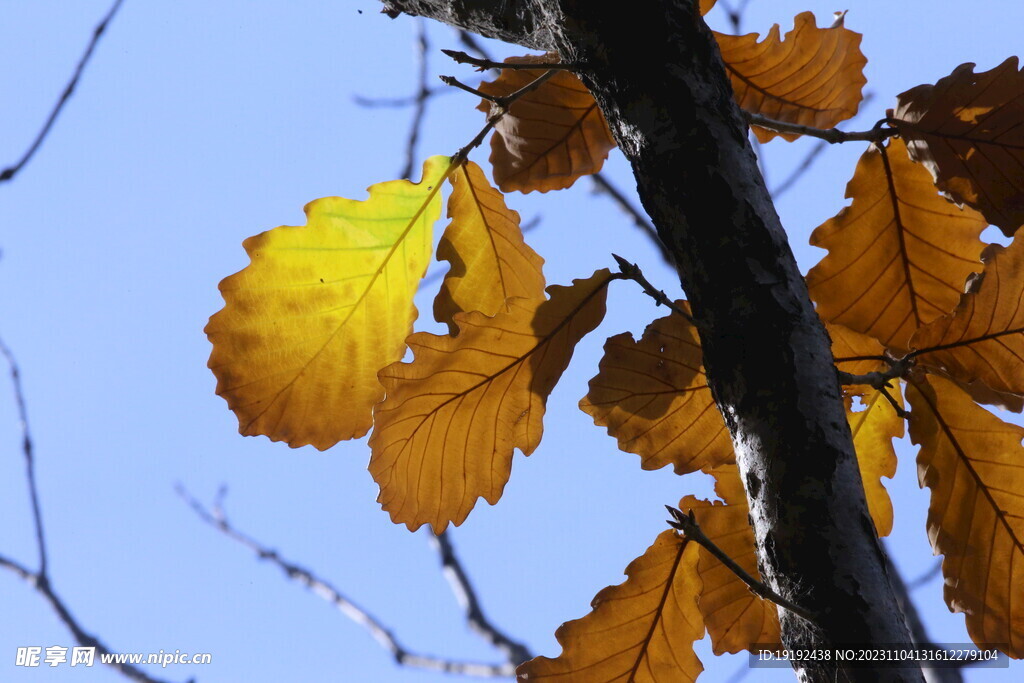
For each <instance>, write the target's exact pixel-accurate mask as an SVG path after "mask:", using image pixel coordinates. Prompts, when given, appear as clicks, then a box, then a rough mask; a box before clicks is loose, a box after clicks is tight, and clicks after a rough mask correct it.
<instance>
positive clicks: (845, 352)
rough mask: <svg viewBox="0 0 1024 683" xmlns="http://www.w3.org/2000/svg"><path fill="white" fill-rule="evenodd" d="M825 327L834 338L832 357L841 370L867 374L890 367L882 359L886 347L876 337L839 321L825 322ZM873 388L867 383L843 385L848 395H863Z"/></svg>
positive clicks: (854, 373)
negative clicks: (854, 329)
mask: <svg viewBox="0 0 1024 683" xmlns="http://www.w3.org/2000/svg"><path fill="white" fill-rule="evenodd" d="M825 329H826V330H827V331H828V336H829V337H830V338H831V339H832V357H833V358H834V359H835V363H836V367H837V368H839V369H840V370H842V371H844V372H848V373H850V374H851V375H866V374H868V373H869V372H879V371H882V370H885V369H887V368H888V364H887V363H886V362H885V361H884V360H882V357H883V356H884V354H885V347H884V346H882V345H881V344H879V343H878V340H877V339H875V338H874V337H869V336H868V335H866V334H861V333H860V332H854V331H853V330H851V329H850V328H849V327H847V326H845V325H840V324H839V323H825ZM871 390H872V389H871V387H870V386H866V385H855V386H848V387H843V392H844V394H845V395H847V396H862V395H864V394H866V393H868V392H870V391H871Z"/></svg>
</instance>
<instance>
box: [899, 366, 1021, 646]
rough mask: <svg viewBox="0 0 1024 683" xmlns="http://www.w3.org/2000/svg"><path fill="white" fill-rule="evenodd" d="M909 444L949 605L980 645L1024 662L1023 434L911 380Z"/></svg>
mask: <svg viewBox="0 0 1024 683" xmlns="http://www.w3.org/2000/svg"><path fill="white" fill-rule="evenodd" d="M907 397H908V398H909V400H910V404H911V406H913V411H912V412H911V413H910V438H911V440H912V441H913V442H914V443H915V444H919V445H920V446H921V451H920V453H919V455H918V459H917V462H918V472H919V476H920V481H921V485H922V486H927V487H929V488H930V489H931V490H932V495H931V504H930V506H929V509H928V537H929V538H930V539H931V543H932V548H933V549H934V551H935V553H936V554H938V553H942V554H943V555H945V557H944V558H943V561H942V573H943V575H944V576H945V578H946V584H945V599H946V603H947V604H948V605H949V608H950V609H951V610H953V611H954V612H964V613H966V615H967V632H968V633H969V634H970V636H971V638H972V640H974V642H975V643H992V644H1002V645H1000V646H999V647H1000V649H1004V648H1005V649H1004V651H1005V652H1006V653H1007V654H1008V655H1010V656H1011V657H1016V658H1021V657H1024V590H1022V586H1024V497H1022V496H1021V491H1024V448H1022V447H1021V438H1022V437H1024V428H1022V427H1018V426H1017V425H1011V424H1007V423H1005V422H1003V421H1002V420H1000V419H999V418H998V417H996V416H995V415H993V414H992V413H990V412H988V411H987V410H985V409H984V408H981V407H979V406H977V405H976V404H975V403H974V402H973V401H972V400H971V399H970V398H969V397H968V396H967V395H966V394H964V393H963V392H962V391H961V390H960V389H958V388H957V387H956V386H955V385H954V384H953V383H951V382H949V381H947V380H945V379H942V378H940V377H930V378H927V379H926V378H924V377H919V378H917V379H912V380H911V381H910V382H909V386H908V389H907Z"/></svg>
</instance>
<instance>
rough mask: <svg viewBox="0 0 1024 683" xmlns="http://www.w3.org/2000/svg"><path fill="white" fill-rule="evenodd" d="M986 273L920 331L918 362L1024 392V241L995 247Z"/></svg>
mask: <svg viewBox="0 0 1024 683" xmlns="http://www.w3.org/2000/svg"><path fill="white" fill-rule="evenodd" d="M986 261H987V263H986V264H985V270H984V275H983V277H982V278H981V281H980V284H979V283H977V282H975V283H974V285H972V287H971V292H970V293H968V294H965V295H963V297H962V299H961V301H960V305H959V306H957V307H956V310H955V311H954V312H952V313H951V314H950V315H947V316H943V317H942V318H939V319H938V320H936V321H935V322H933V323H932V324H930V325H928V326H927V327H924V328H922V329H921V330H919V331H918V332H917V334H915V335H914V338H913V340H912V341H911V346H913V347H914V348H915V349H918V351H917V352H916V353H917V354H918V356H917V358H918V363H920V364H921V365H924V366H930V367H935V368H938V369H940V370H941V371H943V372H944V373H946V374H948V375H949V376H950V377H952V378H953V379H956V380H958V381H960V382H975V381H977V382H981V383H983V384H984V385H986V386H987V387H989V388H991V389H993V390H994V391H998V392H1010V393H1014V394H1024V244H1022V243H1018V241H1017V240H1014V241H1013V243H1011V244H1010V246H1009V247H1007V248H1006V249H1003V248H1002V247H998V246H992V247H990V248H989V250H988V253H987V255H986Z"/></svg>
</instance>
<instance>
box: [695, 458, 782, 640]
mask: <svg viewBox="0 0 1024 683" xmlns="http://www.w3.org/2000/svg"><path fill="white" fill-rule="evenodd" d="M709 472H710V474H711V475H713V476H714V477H715V491H716V492H717V493H718V495H719V497H720V498H722V499H723V500H724V501H725V503H724V504H723V503H720V502H716V503H713V504H712V503H708V502H706V501H698V500H695V499H693V498H692V497H689V496H688V497H687V498H684V499H683V501H681V502H680V503H679V509H680V510H684V511H685V510H686V509H687V507H690V508H693V514H694V516H695V517H696V518H697V523H698V524H700V528H701V531H703V532H704V534H705V535H706V536H707V537H708V538H710V539H711V540H712V541H713V542H714V543H715V545H717V546H718V547H719V548H721V549H722V550H723V551H725V554H726V555H728V556H729V557H731V558H732V559H733V561H735V562H736V564H738V565H739V566H740V567H742V568H743V569H744V570H746V572H747V573H748V574H750V575H751V576H752V577H754V578H755V579H759V578H760V574H759V573H758V570H757V554H756V548H755V546H754V531H753V529H751V528H750V522H749V521H748V520H747V515H748V513H749V511H750V510H749V508H748V507H747V498H746V494H745V493H744V492H743V482H742V481H741V480H740V476H739V471H738V470H737V468H736V465H722V466H720V467H716V468H714V469H712V470H710V471H709ZM699 555H700V559H699V560H698V561H697V573H698V575H699V576H700V579H701V581H702V583H703V586H702V588H701V590H700V597H699V598H698V600H697V606H698V608H699V609H700V612H701V615H702V616H703V618H704V624H705V625H706V626H707V630H708V634H709V635H710V636H711V646H712V649H713V651H714V653H715V654H716V655H720V654H722V653H723V652H732V653H735V652H739V651H741V650H747V649H749V648H750V646H751V645H752V644H754V643H777V642H779V640H780V637H781V636H780V634H779V617H778V612H777V610H776V607H775V605H774V604H773V603H771V602H768V601H766V600H762V599H761V598H759V597H758V596H756V595H754V594H753V593H752V592H750V589H749V588H748V587H747V584H745V583H743V581H741V580H740V579H739V577H737V576H736V574H734V573H733V572H732V570H731V569H729V568H728V567H726V566H725V565H724V564H722V563H721V561H719V560H718V558H716V557H715V556H714V555H712V554H711V553H709V552H708V551H707V550H705V549H704V548H701V549H700V551H699Z"/></svg>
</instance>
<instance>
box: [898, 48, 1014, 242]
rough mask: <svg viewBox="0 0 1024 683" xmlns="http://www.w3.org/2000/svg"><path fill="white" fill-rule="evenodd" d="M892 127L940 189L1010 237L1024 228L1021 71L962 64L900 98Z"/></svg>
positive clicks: (1010, 62)
mask: <svg viewBox="0 0 1024 683" xmlns="http://www.w3.org/2000/svg"><path fill="white" fill-rule="evenodd" d="M897 102H898V104H897V107H896V111H895V112H894V114H893V116H894V118H895V121H894V122H893V125H894V126H895V128H896V129H897V130H898V131H899V132H900V135H901V136H903V138H904V139H906V140H907V143H908V146H909V148H910V156H911V158H913V159H914V161H919V162H921V163H922V164H924V165H925V166H926V167H927V168H928V170H929V171H931V174H932V176H933V177H934V179H935V183H936V184H937V185H938V186H939V188H940V189H941V190H942V191H943V192H946V193H948V194H949V196H950V197H952V198H953V199H954V200H955V201H956V202H958V203H960V204H967V205H968V206H971V207H974V208H975V209H977V210H979V211H981V213H983V214H984V215H985V218H986V219H988V221H989V222H990V223H992V224H993V225H996V226H998V227H999V228H1000V229H1001V230H1002V231H1003V233H1004V234H1005V235H1007V236H1012V235H1013V233H1014V232H1015V231H1016V230H1017V228H1018V227H1020V225H1021V224H1022V223H1024V126H1021V124H1020V122H1021V121H1022V120H1024V71H1018V70H1017V58H1016V57H1011V58H1010V59H1007V60H1006V61H1005V62H1003V63H1002V64H1000V65H999V66H997V67H996V68H994V69H992V70H991V71H984V72H981V73H974V64H961V65H960V66H958V67H957V68H956V69H954V70H953V73H951V74H950V75H949V76H946V77H945V78H941V79H939V81H938V82H937V83H935V85H919V86H917V87H916V88H913V89H911V90H908V91H907V92H905V93H903V94H902V95H900V96H899V98H898V100H897Z"/></svg>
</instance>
